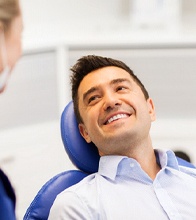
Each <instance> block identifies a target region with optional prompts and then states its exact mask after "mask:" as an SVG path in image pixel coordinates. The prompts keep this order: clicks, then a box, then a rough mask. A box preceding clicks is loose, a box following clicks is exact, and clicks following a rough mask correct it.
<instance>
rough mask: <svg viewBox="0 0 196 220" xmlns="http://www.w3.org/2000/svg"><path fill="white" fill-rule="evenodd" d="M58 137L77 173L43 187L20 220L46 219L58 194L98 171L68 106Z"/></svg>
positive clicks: (67, 173) (182, 162) (95, 154)
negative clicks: (22, 219) (59, 136)
mask: <svg viewBox="0 0 196 220" xmlns="http://www.w3.org/2000/svg"><path fill="white" fill-rule="evenodd" d="M61 137H62V141H63V144H64V147H65V150H66V152H67V154H68V156H69V158H70V160H71V161H72V163H73V164H74V165H75V166H76V167H77V168H78V169H79V170H71V171H65V172H62V173H60V174H58V175H56V176H55V177H53V178H52V179H50V180H49V181H48V182H47V183H46V184H45V185H43V187H42V188H41V190H40V191H39V192H38V194H37V195H36V197H35V198H34V200H33V201H32V203H31V204H30V206H29V208H28V209H27V211H26V213H25V216H24V220H45V219H47V218H48V214H49V211H50V208H51V206H52V204H53V202H54V200H55V198H56V196H57V195H58V194H59V193H60V192H62V191H63V190H65V189H66V188H68V187H70V186H72V185H74V184H76V183H78V182H79V181H80V180H82V179H83V178H84V177H86V176H87V175H89V174H91V173H94V172H97V171H98V165H99V158H100V157H99V154H98V151H97V148H96V147H95V145H94V144H92V143H91V144H88V143H86V141H85V140H84V139H83V138H82V136H81V135H80V133H79V130H78V125H77V122H76V118H75V114H74V110H73V103H72V102H70V103H69V104H68V105H67V106H66V107H65V109H64V111H63V113H62V116H61ZM177 160H178V163H179V165H181V166H186V167H192V168H195V167H194V166H193V165H192V164H191V163H189V162H187V161H185V160H183V159H181V158H178V157H177Z"/></svg>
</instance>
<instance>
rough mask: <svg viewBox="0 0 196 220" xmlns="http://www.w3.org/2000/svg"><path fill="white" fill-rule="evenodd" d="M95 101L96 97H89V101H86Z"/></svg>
mask: <svg viewBox="0 0 196 220" xmlns="http://www.w3.org/2000/svg"><path fill="white" fill-rule="evenodd" d="M96 99H98V96H97V95H96V96H91V97H90V98H89V100H88V103H91V102H92V101H94V100H96Z"/></svg>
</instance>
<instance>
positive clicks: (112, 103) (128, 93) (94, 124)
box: [78, 66, 155, 155]
mask: <svg viewBox="0 0 196 220" xmlns="http://www.w3.org/2000/svg"><path fill="white" fill-rule="evenodd" d="M78 95H79V111H80V114H81V117H82V119H83V122H84V123H81V124H79V129H80V133H81V135H82V136H83V137H84V139H85V140H86V141H87V142H91V141H92V142H93V143H94V144H95V145H96V146H97V148H98V150H99V153H100V155H111V154H117V155H126V154H125V153H126V152H127V150H128V149H129V148H130V147H133V145H137V143H140V142H141V141H143V140H145V139H146V138H148V136H149V130H150V125H151V122H152V121H153V120H155V111H154V105H153V101H152V100H151V99H148V100H147V101H146V99H145V97H144V95H143V93H142V91H141V89H140V87H139V86H138V85H137V84H136V82H135V81H134V80H133V78H132V77H131V76H130V74H129V73H128V72H126V71H125V70H123V69H121V68H118V67H114V66H110V67H104V68H101V69H98V70H95V71H93V72H91V73H89V74H88V75H86V76H85V77H84V78H83V80H82V81H81V83H80V86H79V89H78Z"/></svg>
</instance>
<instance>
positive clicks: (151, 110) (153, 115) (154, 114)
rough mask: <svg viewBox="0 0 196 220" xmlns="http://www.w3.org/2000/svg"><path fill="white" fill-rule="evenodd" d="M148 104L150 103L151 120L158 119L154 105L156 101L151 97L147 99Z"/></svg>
mask: <svg viewBox="0 0 196 220" xmlns="http://www.w3.org/2000/svg"><path fill="white" fill-rule="evenodd" d="M147 105H148V111H149V115H150V117H151V121H155V120H156V113H155V107H154V102H153V100H152V99H151V98H149V99H148V100H147Z"/></svg>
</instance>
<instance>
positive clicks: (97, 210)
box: [49, 150, 196, 220]
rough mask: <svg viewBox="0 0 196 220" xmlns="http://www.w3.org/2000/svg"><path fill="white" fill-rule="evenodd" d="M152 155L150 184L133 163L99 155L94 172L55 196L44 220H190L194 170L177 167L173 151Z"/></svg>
mask: <svg viewBox="0 0 196 220" xmlns="http://www.w3.org/2000/svg"><path fill="white" fill-rule="evenodd" d="M156 152H157V155H158V158H159V163H160V165H161V170H160V171H159V172H158V174H157V176H156V178H155V179H154V180H152V179H151V178H150V177H149V176H148V175H147V174H146V173H145V172H144V171H143V170H142V169H141V166H140V165H139V163H138V162H137V161H136V160H134V159H131V158H127V157H122V156H103V157H101V159H100V164H99V171H98V173H95V174H92V175H90V176H88V177H86V178H85V179H83V180H82V181H81V182H79V183H78V184H76V185H74V186H72V187H70V188H68V189H66V190H65V191H63V192H62V193H61V194H59V195H58V197H57V199H56V200H55V202H54V205H53V207H52V209H51V212H50V216H49V219H50V220H53V219H55V220H58V219H61V220H62V219H65V220H67V219H77V220H82V219H85V220H98V219H99V220H121V219H122V220H124V219H131V220H141V219H142V220H143V219H145V220H168V219H170V220H195V219H196V169H192V168H186V167H180V166H178V163H177V160H176V158H175V155H174V153H173V152H172V151H169V150H168V151H163V150H156Z"/></svg>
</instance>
